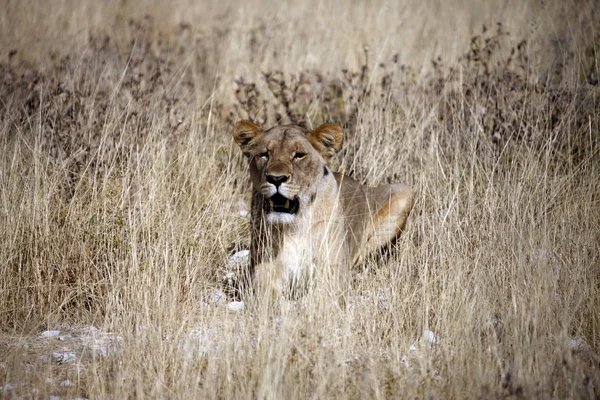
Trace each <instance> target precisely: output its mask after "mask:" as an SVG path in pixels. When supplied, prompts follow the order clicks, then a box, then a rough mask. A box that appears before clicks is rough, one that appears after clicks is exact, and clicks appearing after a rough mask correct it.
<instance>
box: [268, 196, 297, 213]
mask: <svg viewBox="0 0 600 400" xmlns="http://www.w3.org/2000/svg"><path fill="white" fill-rule="evenodd" d="M299 207H300V201H299V200H298V198H297V197H294V198H293V199H288V198H287V197H285V196H283V195H282V194H281V193H279V192H278V193H275V194H274V195H273V196H271V197H268V198H265V202H264V210H265V213H267V214H269V213H271V212H278V213H285V214H292V215H293V214H296V213H297V212H298V208H299Z"/></svg>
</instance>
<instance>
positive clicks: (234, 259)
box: [228, 250, 250, 266]
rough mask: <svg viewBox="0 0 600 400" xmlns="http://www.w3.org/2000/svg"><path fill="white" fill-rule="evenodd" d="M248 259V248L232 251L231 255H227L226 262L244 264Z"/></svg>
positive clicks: (231, 264) (232, 264) (234, 264)
mask: <svg viewBox="0 0 600 400" xmlns="http://www.w3.org/2000/svg"><path fill="white" fill-rule="evenodd" d="M249 261H250V250H240V251H236V252H235V253H233V255H232V256H231V257H229V262H228V264H229V265H230V266H237V265H240V264H245V263H247V262H249Z"/></svg>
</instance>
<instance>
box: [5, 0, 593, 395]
mask: <svg viewBox="0 0 600 400" xmlns="http://www.w3.org/2000/svg"><path fill="white" fill-rule="evenodd" d="M598 20H599V19H598V11H597V10H596V7H595V3H594V2H593V1H589V2H586V1H580V2H576V1H572V2H566V3H559V2H545V3H541V4H538V3H537V2H535V3H534V2H523V3H521V4H512V3H506V2H485V3H484V2H475V1H465V2H459V1H454V2H438V1H433V0H432V1H428V2H411V1H407V2H405V3H404V4H396V2H384V1H378V2H353V3H352V4H347V3H346V2H339V1H327V2H306V3H296V4H280V3H279V2H269V1H263V2H251V3H244V4H236V3H235V2H229V3H227V4H224V3H218V4H217V3H216V2H215V3H211V2H205V3H193V2H187V1H183V0H182V1H178V2H175V3H173V2H162V1H146V2H142V3H135V4H134V3H132V2H128V1H119V2H117V1H108V2H76V1H68V0H65V1H58V0H56V1H54V0H53V1H51V2H50V3H48V4H45V5H44V6H41V5H39V4H37V2H32V1H19V2H17V1H6V2H5V7H4V11H3V13H2V15H0V60H1V61H0V76H1V79H2V82H1V84H0V143H1V144H0V146H1V151H0V260H2V262H1V263H0V276H1V277H2V279H1V281H0V304H2V308H1V310H0V332H2V333H1V335H0V386H3V390H2V392H0V393H1V394H0V396H1V397H8V398H10V397H11V396H20V397H40V398H46V397H48V396H50V395H61V396H65V397H67V398H70V397H77V396H83V397H88V398H125V397H141V398H145V397H160V398H216V397H223V398H248V397H260V398H284V397H285V398H307V397H317V398H342V397H350V398H383V397H401V398H407V397H417V398H422V397H433V398H465V397H468V398H473V397H481V398H497V397H525V398H535V397H538V398H550V397H556V398H558V397H560V398H565V397H566V398H594V397H598V396H600V372H599V367H600V357H599V355H598V353H599V351H600V272H599V271H600V247H599V243H600V229H599V227H600V212H599V211H600V204H599V201H600V200H599V199H600V183H599V177H600V155H599V151H600V143H599V141H600V99H599V93H600V92H599V89H598V73H599V67H598V65H599V60H600V59H599V55H598V49H599V47H598V46H599V43H600V41H599V39H600V35H599V34H598V32H599V31H598V29H599V25H598V22H597V21H598ZM498 23H500V24H498ZM241 118H253V119H254V120H256V121H257V122H260V123H262V124H264V125H266V126H270V125H273V124H276V123H288V122H293V123H302V124H305V125H307V126H316V125H318V124H319V123H321V122H325V121H333V122H337V123H339V124H342V126H344V127H345V132H346V140H345V143H344V147H343V150H342V152H341V153H340V154H339V155H338V156H337V157H336V159H335V160H333V162H332V164H333V165H334V166H335V168H336V169H339V170H343V171H345V172H346V173H348V174H351V175H352V176H353V177H355V178H356V179H358V180H360V181H362V182H364V183H367V184H371V185H375V184H378V183H381V182H387V181H402V182H405V183H407V184H409V185H410V186H411V187H412V188H413V189H414V191H415V192H416V198H417V202H416V205H415V209H414V211H413V213H412V215H411V217H410V222H409V228H408V230H407V231H406V232H405V233H404V235H403V236H402V237H401V239H400V240H399V242H398V244H397V246H396V248H395V249H394V251H393V252H392V253H391V254H388V255H384V256H383V257H375V258H373V259H371V260H369V261H368V262H366V263H365V265H363V266H362V267H361V268H360V269H359V270H357V271H355V273H354V277H353V283H352V287H351V301H350V303H349V305H348V307H347V308H346V309H344V310H339V309H337V308H336V307H328V306H327V304H325V303H323V302H322V301H319V299H316V301H314V302H311V301H309V300H307V299H304V300H302V301H300V302H298V303H295V304H290V305H289V307H287V308H286V309H284V310H270V311H269V312H264V313H258V312H255V311H252V310H250V309H246V310H244V311H243V312H233V311H231V310H229V309H227V307H225V306H224V305H223V304H222V300H218V299H215V298H214V297H215V290H216V289H221V290H226V289H227V288H226V287H224V284H223V276H224V275H225V274H226V273H227V272H228V270H227V266H226V260H227V259H228V257H229V256H230V255H231V254H232V252H233V251H235V250H241V249H245V248H247V247H248V244H249V223H248V219H247V217H243V216H241V215H240V213H239V208H240V202H241V201H244V200H245V201H246V202H248V201H249V190H250V187H249V183H248V179H247V170H246V163H245V160H244V159H243V156H242V155H241V154H240V152H239V151H238V149H237V148H235V146H234V145H233V143H232V140H231V138H230V132H231V127H232V124H233V123H234V122H235V121H236V120H238V119H241ZM89 325H94V326H97V327H100V328H102V329H103V330H104V331H110V332H113V333H114V334H115V335H119V336H120V337H121V339H120V340H114V341H113V342H114V343H113V346H114V347H115V349H114V351H112V350H111V351H108V352H106V354H99V353H98V352H97V351H94V350H93V349H91V348H90V347H86V346H84V345H82V342H77V341H74V340H70V339H68V338H67V339H65V340H64V343H63V342H61V341H60V340H58V339H40V338H39V334H40V332H42V331H44V330H46V329H59V330H61V331H63V332H71V334H72V335H74V336H76V335H77V334H78V333H77V332H81V331H79V330H78V329H80V328H81V327H85V326H89ZM429 332H433V333H434V334H435V336H436V338H432V337H431V334H430V333H429ZM54 350H59V351H73V352H75V353H76V355H77V358H76V361H74V362H57V360H56V358H53V357H49V354H50V353H51V352H52V351H54ZM48 379H49V380H48ZM66 379H68V380H70V381H71V382H72V385H71V386H66V385H63V386H60V384H59V382H61V381H62V382H64V380H66ZM9 384H10V385H12V386H10V389H9V386H7V385H9ZM34 388H35V389H36V390H37V392H34V391H32V390H33V389H34Z"/></svg>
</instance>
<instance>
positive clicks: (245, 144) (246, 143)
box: [233, 120, 263, 156]
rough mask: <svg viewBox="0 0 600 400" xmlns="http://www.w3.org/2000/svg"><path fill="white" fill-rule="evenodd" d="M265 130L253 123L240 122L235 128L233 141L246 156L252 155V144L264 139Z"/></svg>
mask: <svg viewBox="0 0 600 400" xmlns="http://www.w3.org/2000/svg"><path fill="white" fill-rule="evenodd" d="M262 135H263V130H262V129H261V128H260V127H259V126H258V125H256V124H255V123H254V122H252V121H247V120H244V121H240V122H238V123H237V124H235V127H234V128H233V139H234V140H235V142H236V143H237V144H238V146H240V148H241V149H242V151H243V152H244V154H245V155H247V156H248V155H250V150H251V148H252V144H253V143H252V142H253V141H254V140H256V139H257V138H260V137H262Z"/></svg>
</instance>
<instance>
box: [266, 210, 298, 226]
mask: <svg viewBox="0 0 600 400" xmlns="http://www.w3.org/2000/svg"><path fill="white" fill-rule="evenodd" d="M267 222H269V223H271V224H280V225H289V224H293V223H294V222H296V215H295V214H289V213H282V212H276V211H272V212H270V213H268V214H267Z"/></svg>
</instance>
